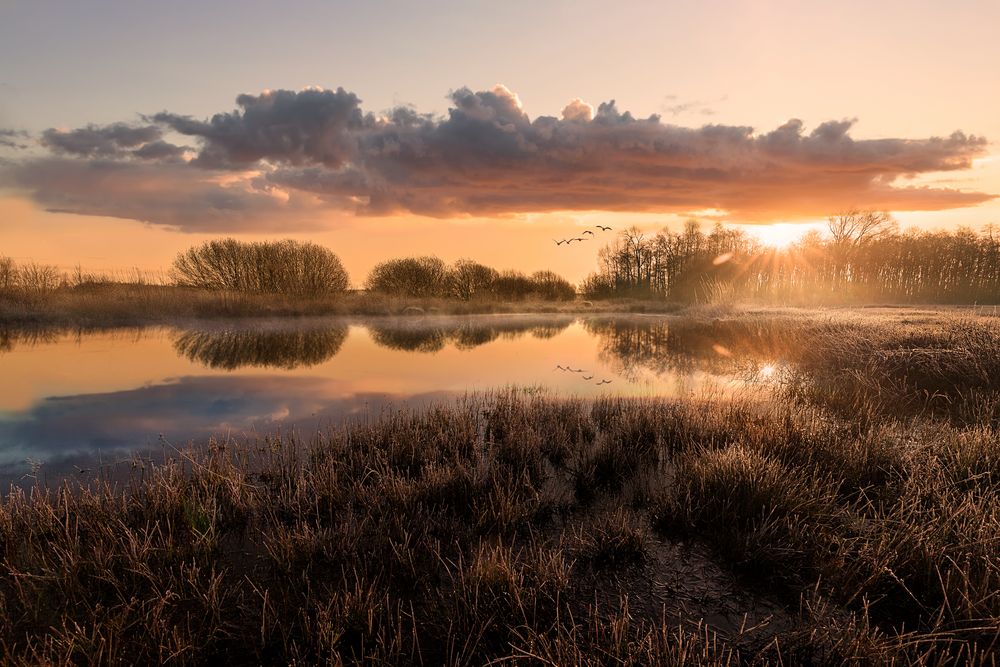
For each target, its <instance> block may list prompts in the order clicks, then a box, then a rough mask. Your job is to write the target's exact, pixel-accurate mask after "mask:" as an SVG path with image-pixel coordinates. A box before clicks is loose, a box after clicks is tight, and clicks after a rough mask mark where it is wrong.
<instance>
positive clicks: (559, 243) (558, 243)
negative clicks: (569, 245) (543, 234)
mask: <svg viewBox="0 0 1000 667" xmlns="http://www.w3.org/2000/svg"><path fill="white" fill-rule="evenodd" d="M552 240H553V241H555V242H556V245H562V244H563V243H566V242H567V241H566V239H563V240H562V241H556V240H555V239H552Z"/></svg>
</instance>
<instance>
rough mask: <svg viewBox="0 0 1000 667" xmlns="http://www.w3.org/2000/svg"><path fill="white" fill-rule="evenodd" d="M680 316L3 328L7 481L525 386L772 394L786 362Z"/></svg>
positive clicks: (584, 391)
mask: <svg viewBox="0 0 1000 667" xmlns="http://www.w3.org/2000/svg"><path fill="white" fill-rule="evenodd" d="M672 322H673V320H672V318H671V317H670V316H601V317H576V316H572V315H559V316H555V315H516V316H511V315H485V316H468V317H443V316H441V317H438V316H416V317H407V318H368V319H359V318H352V319H333V318H321V319H305V320H302V319H296V320H274V321H271V320H268V321H240V322H222V323H219V322H215V323H210V324H205V323H199V324H196V325H192V326H170V327H164V326H158V327H150V328H142V329H115V330H103V331H87V332H81V331H38V330H32V331H18V330H0V378H2V380H0V480H2V482H3V484H4V486H5V487H6V485H7V484H8V483H9V482H11V481H15V482H24V481H25V480H28V481H30V482H32V483H33V482H34V481H48V482H51V481H53V480H58V479H60V478H63V477H65V476H67V475H73V476H87V475H93V474H96V473H95V471H96V470H102V469H107V467H108V466H114V465H119V464H121V462H129V461H130V459H131V457H132V456H134V455H135V454H136V453H146V454H150V453H155V452H160V453H161V455H162V453H164V452H165V451H167V452H168V451H169V450H171V449H172V448H174V447H181V446H183V445H185V444H187V443H189V442H192V441H194V442H198V441H204V440H207V438H209V437H210V436H214V437H216V438H239V437H244V436H247V435H249V436H251V437H253V436H254V435H255V434H256V435H263V434H265V433H272V432H274V431H277V430H281V431H283V432H287V431H288V430H290V429H295V430H296V431H299V432H303V433H305V432H309V431H312V430H314V429H316V428H317V427H322V425H323V424H324V423H330V422H331V421H336V420H340V419H343V418H345V417H350V416H356V417H357V418H364V417H365V416H366V415H372V414H377V413H378V412H379V411H381V410H388V409H395V408H398V407H400V406H409V407H414V408H419V407H422V406H426V405H429V404H434V403H440V402H445V401H450V400H454V399H455V398H456V397H460V396H463V395H465V394H467V393H470V392H479V391H489V390H493V389H498V388H506V387H510V386H517V387H527V388H530V389H531V390H534V391H544V392H547V393H550V394H553V395H557V396H568V397H582V398H590V397H596V396H601V395H608V394H614V395H625V396H655V397H662V396H671V397H673V396H677V397H702V396H704V397H719V396H732V395H736V394H743V393H752V392H755V391H757V392H759V386H760V385H761V384H762V382H761V380H766V378H767V375H768V374H769V372H770V369H771V367H770V366H769V365H768V363H767V362H766V361H764V362H761V361H760V360H759V359H757V360H752V362H751V363H750V366H749V367H750V368H751V369H752V372H748V371H747V367H748V366H747V363H745V362H746V360H742V359H740V358H738V357H734V356H733V355H731V354H729V353H728V351H727V350H726V349H725V348H722V347H721V346H719V345H713V344H711V341H710V340H709V341H705V340H701V339H699V340H696V341H691V340H688V339H687V338H685V337H679V336H674V335H672V333H671V331H672Z"/></svg>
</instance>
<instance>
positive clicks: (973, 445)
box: [0, 310, 1000, 665]
mask: <svg viewBox="0 0 1000 667" xmlns="http://www.w3.org/2000/svg"><path fill="white" fill-rule="evenodd" d="M899 317H903V318H906V319H909V318H911V317H912V314H905V315H901V316H899ZM654 338H655V339H656V340H657V344H660V342H662V340H666V341H667V342H668V344H670V343H671V341H673V343H672V344H673V345H675V346H677V345H680V343H679V342H678V341H682V342H683V343H684V344H685V345H686V346H687V349H688V350H690V351H691V354H698V353H699V352H698V351H699V350H702V351H703V353H704V354H705V355H714V354H717V352H716V350H717V348H716V347H715V346H724V347H725V348H726V349H727V350H731V351H733V356H734V357H737V355H745V356H750V355H756V356H755V357H754V358H756V359H766V360H771V361H776V362H777V361H780V362H781V363H783V364H785V365H787V366H788V368H789V370H788V375H787V377H785V378H784V379H783V380H782V381H781V382H780V383H779V384H778V385H777V386H776V387H775V390H776V391H775V394H774V398H773V400H770V401H761V400H749V399H747V400H741V399H734V400H727V401H719V400H694V399H684V400H665V399H629V398H621V397H613V396H609V397H605V398H600V399H595V400H592V401H584V400H576V399H557V398H553V397H550V396H547V395H545V394H540V393H537V392H527V391H521V390H507V391H502V392H497V393H492V394H485V395H474V396H469V397H467V398H466V399H464V400H461V401H458V402H456V403H449V404H442V405H439V406H436V407H433V408H430V409H426V410H420V411H411V410H401V411H397V412H385V413H382V414H379V415H377V416H365V417H362V418H357V419H353V420H351V421H346V422H344V423H341V424H338V425H335V426H333V427H331V428H330V429H329V430H325V431H322V432H318V433H315V434H312V435H311V436H309V437H308V438H305V439H303V438H301V437H296V436H289V435H274V436H265V437H261V438H259V439H254V440H243V441H220V442H214V441H213V442H210V443H208V444H206V445H200V446H191V447H189V448H185V449H181V450H177V451H175V452H174V453H173V455H172V456H171V457H170V459H169V460H167V461H165V462H164V463H162V464H160V465H156V466H152V467H149V466H148V465H145V464H143V465H139V464H138V463H137V465H136V467H135V469H134V471H133V473H132V475H131V477H130V478H128V479H127V481H125V482H117V483H112V482H111V481H109V480H111V479H120V478H118V477H113V476H110V475H109V476H108V477H106V478H103V479H102V480H96V481H94V482H93V483H89V484H85V485H83V486H73V485H70V484H69V483H67V484H64V485H63V486H60V487H57V488H44V487H41V486H38V487H34V488H30V489H16V488H13V489H11V490H10V491H9V493H7V494H6V495H5V496H4V497H3V498H2V501H0V596H2V599H3V601H4V604H3V605H2V607H0V654H2V655H4V656H5V658H6V660H7V661H9V662H12V663H30V664H35V663H59V664H63V663H70V662H72V663H97V664H108V663H121V662H125V663H131V664H138V663H151V662H167V661H170V662H177V663H182V664H184V663H196V662H197V663H204V662H211V661H224V662H229V663H251V664H258V663H274V662H281V663H306V664H312V663H318V662H319V663H323V662H325V663H330V664H342V663H359V662H373V663H379V664H454V665H465V664H558V665H562V664H592V665H599V664H600V665H603V664H632V665H640V664H665V665H732V664H824V665H826V664H829V665H835V664H928V665H945V664H979V663H987V664H989V663H991V662H995V661H996V658H997V653H998V648H1000V647H998V645H997V642H998V638H1000V541H998V540H1000V538H998V535H1000V494H998V489H1000V453H998V452H1000V436H998V431H997V421H996V417H997V415H998V414H1000V413H998V412H997V409H996V406H998V405H1000V398H998V392H1000V380H998V379H997V378H998V377H1000V376H998V375H997V374H996V373H995V372H994V369H995V368H997V369H998V370H1000V368H998V366H1000V361H998V360H997V357H996V355H997V352H996V350H997V349H1000V347H997V346H996V344H997V343H998V342H1000V339H998V334H996V333H994V332H993V330H992V327H991V326H990V322H988V321H987V320H986V318H976V319H973V318H967V319H962V320H956V319H954V318H952V317H945V318H941V317H938V316H937V315H930V316H928V317H927V318H926V319H920V320H919V321H918V320H913V321H908V322H902V321H899V318H898V317H897V318H896V319H895V320H887V319H886V318H884V317H869V316H868V315H865V314H861V315H851V316H844V317H841V318H839V319H838V320H834V319H833V318H829V317H827V318H825V319H824V318H822V317H815V316H812V317H800V316H794V315H789V314H787V313H780V312H779V313H777V314H774V313H771V314H762V315H748V314H746V313H734V312H731V311H725V312H723V311H718V310H713V311H711V312H708V311H704V310H703V311H700V312H696V313H693V314H692V315H691V316H690V317H688V318H687V319H683V320H676V321H675V320H671V322H670V326H669V329H668V330H667V331H666V332H665V333H664V335H663V336H661V335H659V334H657V335H656V336H654ZM643 340H647V338H644V339H643ZM640 342H641V341H640ZM901 359H906V360H907V361H906V362H905V363H904V362H903V361H901ZM680 543H685V544H690V543H694V544H698V545H700V546H701V547H703V548H704V549H705V553H707V554H709V556H708V557H709V558H710V559H711V565H712V566H713V567H714V568H718V569H721V571H724V572H726V573H728V574H727V576H733V577H735V581H737V582H739V583H740V585H741V586H742V587H743V588H744V589H745V594H746V595H747V596H749V597H755V596H756V597H757V598H760V599H765V598H766V599H767V600H768V602H769V604H772V606H777V608H780V609H782V610H783V612H782V614H783V615H782V617H781V618H777V619H775V618H772V617H771V616H769V615H761V614H760V613H758V612H755V611H753V610H752V609H750V610H748V611H747V612H746V615H745V616H741V620H739V621H738V622H732V621H730V620H727V619H729V618H730V616H731V614H729V616H727V615H726V614H723V613H721V612H722V611H723V610H713V609H711V608H709V609H705V608H704V607H702V608H701V609H702V612H701V613H702V615H699V616H692V615H691V614H690V613H689V612H688V609H689V606H688V605H689V604H690V602H691V599H690V598H685V597H684V596H682V595H681V594H679V593H671V594H668V595H665V596H659V595H656V594H654V593H653V592H651V587H650V586H648V585H647V586H644V587H642V586H640V587H636V586H629V585H628V584H627V581H628V580H629V577H633V576H650V577H652V578H653V580H654V581H657V582H659V583H661V584H664V585H666V588H665V590H669V591H675V590H676V589H677V588H678V586H676V584H679V583H680V582H677V581H670V580H669V579H667V580H662V577H669V576H674V575H670V574H668V573H662V572H658V571H657V570H656V563H657V562H658V561H657V560H656V558H657V557H658V556H657V554H660V553H662V552H663V550H664V549H665V548H666V547H668V546H669V545H674V544H680ZM702 565H704V567H702ZM690 567H691V568H693V571H694V572H695V575H696V576H694V580H693V582H686V583H687V585H688V588H693V589H695V591H696V592H697V590H698V589H699V587H703V588H704V590H705V591H708V590H710V589H717V588H718V586H716V584H717V583H718V582H715V581H714V580H713V577H715V576H717V575H714V574H712V572H713V571H715V570H713V569H712V568H710V567H708V566H707V563H702V564H701V565H699V563H698V562H697V561H696V562H693V563H691V564H690ZM688 572H689V573H690V570H688ZM630 573H631V574H630ZM643 573H646V574H645V575H643ZM685 576H687V575H685ZM658 578H660V579H658ZM671 584H673V586H671ZM705 597H706V598H708V597H709V596H705ZM714 611H718V612H719V613H713V612H714ZM731 611H732V610H726V613H727V614H728V613H729V612H731Z"/></svg>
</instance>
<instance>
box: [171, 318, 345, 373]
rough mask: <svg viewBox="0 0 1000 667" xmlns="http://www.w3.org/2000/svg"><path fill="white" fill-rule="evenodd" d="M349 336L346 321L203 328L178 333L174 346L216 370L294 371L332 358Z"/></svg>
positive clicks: (192, 359)
mask: <svg viewBox="0 0 1000 667" xmlns="http://www.w3.org/2000/svg"><path fill="white" fill-rule="evenodd" d="M346 338H347V327H346V326H345V325H343V324H336V325H328V326H324V327H321V328H309V329H203V330H189V331H183V332H180V333H179V334H177V336H176V338H175V339H174V349H175V350H177V352H179V353H180V354H182V355H184V356H185V357H187V358H188V359H190V360H191V361H196V362H199V363H201V364H203V365H205V366H207V367H209V368H213V369H219V370H230V371H231V370H236V369H238V368H244V367H248V366H249V367H257V368H281V369H284V370H292V369H294V368H300V367H309V366H315V365H317V364H321V363H323V362H325V361H328V360H330V359H332V358H333V357H334V356H335V355H336V354H337V352H339V351H340V348H341V346H342V345H343V344H344V340H345V339H346Z"/></svg>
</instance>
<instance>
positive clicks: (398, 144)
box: [14, 86, 992, 229]
mask: <svg viewBox="0 0 1000 667" xmlns="http://www.w3.org/2000/svg"><path fill="white" fill-rule="evenodd" d="M450 99H451V102H452V107H451V109H449V111H448V113H447V115H446V116H444V117H432V116H429V115H423V114H419V113H417V112H415V111H414V110H412V109H410V108H406V107H403V108H397V109H394V110H392V111H390V112H388V113H385V114H381V115H376V114H373V113H370V112H365V111H364V110H363V109H362V107H361V100H360V99H359V98H358V97H357V96H356V95H355V94H353V93H350V92H347V91H345V90H343V89H337V90H320V89H307V90H303V91H297V92H296V91H288V90H277V91H266V92H264V93H262V94H260V95H241V96H239V97H238V98H237V105H238V108H237V109H236V110H234V111H230V112H226V113H219V114H216V115H214V116H212V117H211V118H209V119H205V120H198V119H194V118H191V117H188V116H182V115H178V114H175V113H170V112H162V113H159V114H155V115H153V116H148V117H145V122H146V124H144V125H127V124H122V123H119V124H114V125H109V126H87V127H84V128H80V129H77V130H73V131H69V132H60V131H56V130H49V131H46V132H45V133H44V134H43V135H42V139H41V141H42V143H43V145H45V146H46V147H48V148H49V149H50V150H51V151H52V152H53V153H56V154H58V156H61V157H53V158H49V159H48V162H46V161H44V160H42V161H36V162H35V163H33V164H28V163H25V164H21V165H19V166H17V167H15V168H14V171H15V172H18V173H16V174H15V176H16V178H17V181H18V183H20V185H21V186H22V187H24V188H26V189H28V190H29V191H31V192H33V193H34V196H35V197H36V199H38V200H39V201H41V202H42V203H46V202H50V200H52V199H53V198H55V195H53V191H54V189H55V186H56V185H57V181H58V180H59V179H60V178H62V179H65V178H67V174H68V173H69V172H71V171H74V170H75V172H74V173H88V172H89V171H92V170H93V169H94V162H95V161H97V160H101V161H106V162H107V161H110V162H113V163H114V164H115V165H116V166H118V167H120V170H119V171H118V172H117V173H119V174H120V176H118V177H115V178H121V179H129V178H133V179H134V178H139V177H137V176H135V174H134V173H132V171H133V170H139V172H140V173H141V174H143V177H144V178H146V179H147V180H153V181H155V180H156V178H160V179H161V181H159V182H162V183H164V184H165V185H164V188H165V193H167V192H169V189H170V183H171V182H173V181H177V182H179V183H181V184H182V185H183V186H185V187H188V188H192V187H193V186H192V183H198V187H197V188H195V189H196V190H197V191H198V192H199V194H200V196H199V197H195V198H194V199H193V200H192V202H193V203H199V202H202V201H203V200H204V199H205V198H208V199H210V197H207V193H208V192H209V191H210V190H211V187H217V188H223V187H224V186H221V185H218V186H211V183H212V182H213V181H212V178H213V175H214V174H225V173H232V172H247V171H253V172H255V173H256V177H255V178H254V179H252V180H249V181H246V182H245V183H244V184H243V185H242V186H240V187H241V188H242V189H241V191H240V194H239V195H237V194H236V190H237V189H240V188H236V187H234V186H232V185H231V184H230V185H228V186H225V189H226V190H227V192H226V193H225V194H226V196H225V197H222V199H223V200H225V199H227V198H228V199H229V200H234V199H236V200H238V201H230V205H228V206H222V207H221V208H220V207H218V206H216V207H214V208H211V209H209V213H207V214H206V215H205V216H204V220H202V221H199V214H198V211H197V210H195V209H193V208H192V206H191V204H192V202H175V203H172V202H171V201H170V197H168V196H164V197H162V198H161V197H152V198H151V197H149V195H148V190H147V195H146V200H137V199H136V198H134V197H133V198H130V197H129V196H128V195H127V193H119V194H121V197H122V198H123V199H124V201H120V202H117V203H109V202H107V199H106V198H105V200H103V201H104V202H105V204H104V206H103V207H104V208H106V209H109V211H106V212H105V214H108V215H116V214H117V215H121V216H122V217H137V218H138V219H144V220H148V221H151V222H163V223H165V224H172V225H179V226H181V227H187V228H201V229H204V228H214V227H216V226H217V225H219V224H220V219H219V218H220V215H221V217H225V215H227V214H231V215H232V216H233V217H234V218H236V219H240V218H246V217H247V215H248V212H247V209H246V206H251V205H256V204H255V202H258V201H260V197H267V199H268V202H267V204H268V207H267V210H268V213H269V215H271V216H272V217H273V215H274V213H275V211H274V210H273V209H274V207H277V208H278V209H279V210H280V209H282V208H285V207H288V208H291V209H296V208H298V209H299V210H298V212H299V213H301V207H302V202H303V201H305V198H304V197H305V196H306V194H308V195H309V196H311V199H310V201H311V204H310V206H315V207H317V208H320V209H322V208H340V209H344V208H348V209H351V210H355V211H356V212H358V213H362V214H371V215H384V214H396V213H414V214H419V215H428V216H438V217H450V216H458V215H503V214H511V213H521V212H542V211H554V210H611V211H660V212H677V213H684V212H690V211H694V210H698V209H706V208H714V209H721V210H724V211H727V212H728V214H729V215H730V216H731V217H732V218H733V219H734V220H737V221H765V220H772V219H777V218H782V219H789V218H797V217H808V216H821V215H825V214H827V213H829V212H831V211H835V210H839V209H842V208H845V207H855V206H861V207H872V208H886V209H896V210H905V209H922V210H934V209H945V208H953V207H958V206H968V205H973V204H976V203H980V202H983V201H986V200H988V199H990V198H992V195H990V194H986V193H982V192H968V191H959V190H953V189H943V188H934V187H913V186H908V185H906V179H908V178H909V177H911V176H914V175H920V174H925V173H932V172H940V171H953V170H961V169H966V168H969V167H970V166H971V163H972V160H973V158H974V157H976V156H977V155H980V154H981V153H983V152H984V150H985V148H986V141H985V139H983V138H981V137H976V136H970V135H966V134H964V133H962V132H955V133H953V134H951V135H950V136H947V137H931V138H925V139H896V138H886V139H854V138H853V137H852V136H851V135H850V130H851V127H852V125H853V121H851V120H842V121H829V122H825V123H822V124H820V125H819V126H817V127H816V128H814V129H812V130H811V131H807V130H806V129H805V127H804V125H803V123H802V122H801V121H799V120H796V119H793V120H791V121H789V122H787V123H785V124H784V125H782V126H780V127H778V128H777V129H775V130H773V131H770V132H765V133H757V132H755V131H754V130H753V128H750V127H746V126H733V125H720V124H712V125H705V126H703V127H699V128H689V127H681V126H678V125H673V124H668V123H664V122H662V121H661V119H660V118H659V117H658V116H655V115H654V116H650V117H648V118H635V117H633V116H632V115H631V114H630V113H628V112H622V111H619V109H618V108H617V106H616V105H615V103H614V101H611V102H606V103H604V104H601V105H599V106H598V107H597V108H596V109H594V108H592V107H591V106H590V105H588V104H586V103H584V102H583V101H581V100H578V99H577V100H573V101H572V102H571V103H570V104H568V105H567V106H566V108H565V109H564V110H563V112H562V114H561V116H560V117H553V116H539V117H536V118H534V119H532V118H530V117H529V116H528V115H527V114H526V113H525V112H524V110H523V109H522V107H521V103H520V101H519V100H518V98H517V96H516V95H514V94H513V93H512V92H510V91H509V90H507V89H506V88H504V87H503V86H497V87H495V88H494V89H492V90H489V91H478V92H474V91H472V90H469V89H468V88H460V89H458V90H456V91H454V92H453V93H451V95H450ZM171 133H172V134H180V135H184V136H186V137H188V138H189V140H190V141H193V142H194V143H195V148H194V149H193V155H194V157H193V158H192V159H190V163H184V162H179V159H180V158H181V156H182V155H183V154H184V151H185V150H186V149H185V148H184V147H182V146H177V145H175V144H172V143H169V142H168V141H167V140H166V138H165V137H166V135H168V134H171ZM68 158H71V159H68ZM57 163H58V168H56V167H55V165H56V164H57ZM45 165H48V167H49V168H51V169H52V171H47V170H46V168H45ZM67 165H69V166H67ZM187 172H191V173H187ZM195 174H198V175H195ZM154 175H155V176H154ZM47 179H48V181H50V182H47ZM112 180H113V179H112ZM217 180H221V179H217ZM90 185H94V184H93V183H92V182H91V183H90ZM109 187H113V186H109ZM275 193H280V194H281V195H282V196H280V197H276V196H274V195H275ZM289 193H291V195H292V196H289ZM294 193H300V196H294ZM100 195H101V193H100V187H99V186H98V187H97V189H96V191H95V193H94V196H95V197H98V196H100ZM244 195H253V196H249V197H244ZM130 199H131V200H130ZM291 202H295V203H294V204H293V203H291ZM64 204H67V205H65V206H62V208H63V209H64V210H77V211H78V212H81V213H85V212H91V211H92V210H93V209H94V206H92V205H89V204H88V201H87V197H86V196H84V195H83V193H81V194H80V195H79V196H78V197H77V198H75V199H74V201H72V202H64ZM116 206H117V207H118V208H120V209H122V210H120V211H118V212H117V213H114V212H110V209H114V208H115V207H116ZM144 207H148V210H146V209H144ZM171 209H174V210H171ZM177 209H181V210H177ZM220 211H222V213H221V214H220V213H219V212H220ZM293 212H294V211H293ZM280 224H281V223H280V222H276V225H280Z"/></svg>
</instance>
